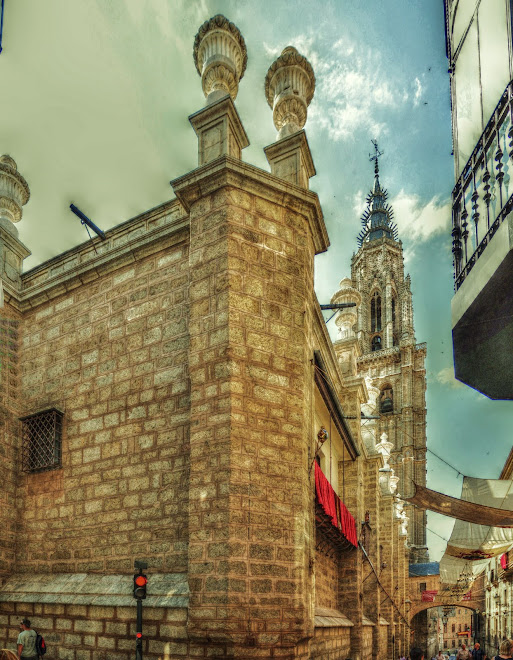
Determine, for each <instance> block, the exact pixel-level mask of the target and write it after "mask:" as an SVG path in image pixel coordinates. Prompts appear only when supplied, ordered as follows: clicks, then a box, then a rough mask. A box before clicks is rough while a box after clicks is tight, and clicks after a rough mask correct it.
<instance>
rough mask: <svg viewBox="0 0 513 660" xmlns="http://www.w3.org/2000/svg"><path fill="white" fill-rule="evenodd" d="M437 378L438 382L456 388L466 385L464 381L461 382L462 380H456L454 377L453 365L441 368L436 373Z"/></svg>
mask: <svg viewBox="0 0 513 660" xmlns="http://www.w3.org/2000/svg"><path fill="white" fill-rule="evenodd" d="M435 380H436V381H437V383H440V384H441V385H448V386H449V387H451V388H453V389H455V390H456V389H459V388H460V387H465V385H464V384H463V383H460V381H459V380H456V378H455V377H454V368H453V367H445V368H444V369H440V371H439V372H438V373H437V374H435Z"/></svg>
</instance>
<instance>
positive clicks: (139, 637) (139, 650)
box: [135, 598, 143, 660]
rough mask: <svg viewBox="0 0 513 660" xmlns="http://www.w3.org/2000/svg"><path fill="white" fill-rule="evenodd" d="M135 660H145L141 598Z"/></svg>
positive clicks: (139, 601) (139, 600)
mask: <svg viewBox="0 0 513 660" xmlns="http://www.w3.org/2000/svg"><path fill="white" fill-rule="evenodd" d="M135 660H143V650H142V600H141V599H140V598H138V599H137V623H136V638H135Z"/></svg>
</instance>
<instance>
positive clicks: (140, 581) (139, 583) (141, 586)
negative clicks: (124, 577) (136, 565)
mask: <svg viewBox="0 0 513 660" xmlns="http://www.w3.org/2000/svg"><path fill="white" fill-rule="evenodd" d="M147 584H148V578H147V577H146V575H144V574H143V573H139V575H134V598H137V599H138V600H142V599H143V598H146V585H147Z"/></svg>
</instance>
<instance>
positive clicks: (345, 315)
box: [331, 277, 362, 339]
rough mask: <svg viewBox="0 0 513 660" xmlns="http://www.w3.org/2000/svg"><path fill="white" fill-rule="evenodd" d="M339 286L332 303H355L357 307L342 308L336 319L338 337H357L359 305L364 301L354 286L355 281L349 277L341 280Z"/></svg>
mask: <svg viewBox="0 0 513 660" xmlns="http://www.w3.org/2000/svg"><path fill="white" fill-rule="evenodd" d="M339 286H340V289H339V290H338V291H337V292H336V293H335V294H334V295H333V297H332V298H331V303H332V304H337V303H355V307H347V308H346V309H341V310H340V311H339V312H338V314H337V317H336V319H335V324H336V325H337V327H338V335H339V337H338V338H339V339H348V338H350V337H356V333H355V332H354V327H355V325H356V322H357V320H358V307H359V306H360V304H361V302H362V296H361V294H360V292H359V291H357V290H356V289H355V288H354V287H353V283H352V281H351V280H350V279H349V278H348V277H346V278H344V279H343V280H341V282H340V284H339Z"/></svg>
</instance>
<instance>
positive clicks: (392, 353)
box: [358, 342, 427, 366]
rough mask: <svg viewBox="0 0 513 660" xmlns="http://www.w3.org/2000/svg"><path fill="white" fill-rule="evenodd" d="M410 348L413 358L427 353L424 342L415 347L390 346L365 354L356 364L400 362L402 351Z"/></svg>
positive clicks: (408, 345)
mask: <svg viewBox="0 0 513 660" xmlns="http://www.w3.org/2000/svg"><path fill="white" fill-rule="evenodd" d="M410 347H411V348H412V349H413V353H414V355H415V356H417V355H418V354H419V353H420V354H422V355H424V356H425V355H426V353H427V344H426V342H423V343H421V344H415V345H412V344H410V343H408V344H406V345H404V346H403V345H401V346H392V348H384V349H383V350H381V351H373V352H372V353H365V354H364V355H362V356H361V357H359V358H358V364H361V363H363V362H380V361H383V362H387V363H391V362H400V361H401V353H402V352H403V349H407V348H410ZM410 366H411V365H410Z"/></svg>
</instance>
